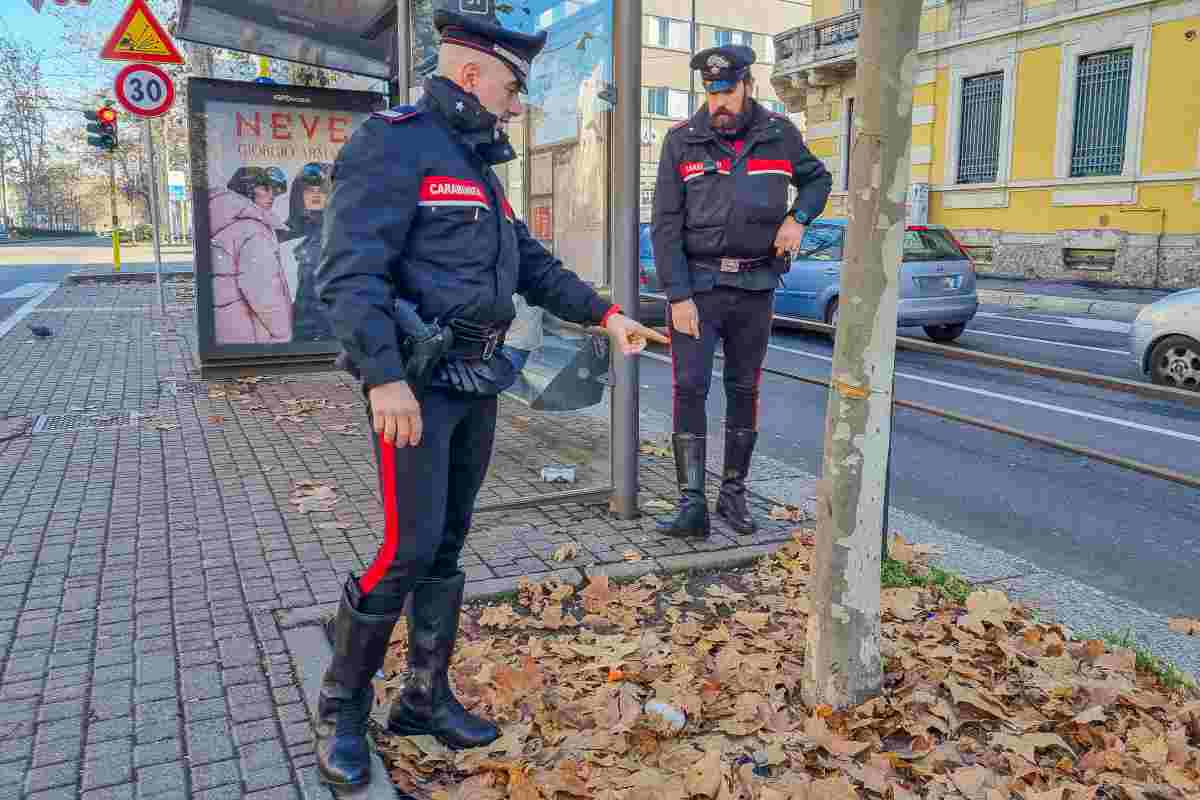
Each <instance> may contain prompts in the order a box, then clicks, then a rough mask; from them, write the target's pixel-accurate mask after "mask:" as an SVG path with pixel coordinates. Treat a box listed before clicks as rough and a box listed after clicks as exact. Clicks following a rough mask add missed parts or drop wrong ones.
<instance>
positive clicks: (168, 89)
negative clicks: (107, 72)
mask: <svg viewBox="0 0 1200 800" xmlns="http://www.w3.org/2000/svg"><path fill="white" fill-rule="evenodd" d="M116 92H117V100H118V101H119V102H120V103H121V105H122V106H124V108H125V110H126V111H128V112H129V113H130V114H136V115H137V116H139V117H161V116H162V115H163V114H165V113H167V110H168V109H169V108H170V107H171V104H172V103H174V102H175V84H174V83H172V82H171V78H170V76H169V75H167V73H165V72H163V71H162V70H161V69H159V68H158V67H156V66H154V65H153V64H130V65H129V66H127V67H125V68H124V69H122V70H121V71H120V72H118V73H117V82H116Z"/></svg>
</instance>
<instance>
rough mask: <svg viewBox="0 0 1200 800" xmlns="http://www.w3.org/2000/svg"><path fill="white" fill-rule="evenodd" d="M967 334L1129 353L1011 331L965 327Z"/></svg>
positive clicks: (1125, 354)
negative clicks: (1037, 337)
mask: <svg viewBox="0 0 1200 800" xmlns="http://www.w3.org/2000/svg"><path fill="white" fill-rule="evenodd" d="M967 333H968V334H975V335H977V336H999V337H1000V338H1002V339H1019V340H1021V341H1022V342H1037V343H1038V344H1052V345H1054V346H1055V347H1072V348H1074V349H1076V350H1094V351H1096V352H1097V353H1113V354H1115V355H1118V356H1127V355H1129V351H1128V350H1113V349H1111V348H1108V347H1089V346H1088V345H1086V344H1071V343H1070V342H1056V341H1054V340H1053V339H1031V338H1029V337H1028V336H1014V335H1013V334H1011V333H994V332H992V331H981V330H977V329H976V328H967Z"/></svg>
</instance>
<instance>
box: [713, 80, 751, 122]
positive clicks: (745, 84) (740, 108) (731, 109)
mask: <svg viewBox="0 0 1200 800" xmlns="http://www.w3.org/2000/svg"><path fill="white" fill-rule="evenodd" d="M749 113H750V82H749V81H738V83H737V85H736V86H734V87H733V88H732V89H729V90H727V91H724V92H709V93H708V116H709V120H710V122H711V124H712V126H713V129H714V130H716V131H717V132H718V133H736V132H737V131H740V130H742V129H743V128H744V127H745V123H746V119H747V117H748V115H749Z"/></svg>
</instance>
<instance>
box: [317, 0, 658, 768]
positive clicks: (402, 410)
mask: <svg viewBox="0 0 1200 800" xmlns="http://www.w3.org/2000/svg"><path fill="white" fill-rule="evenodd" d="M451 2H452V3H453V6H454V7H453V8H441V9H439V10H437V11H436V12H435V15H434V25H435V27H436V28H437V30H438V32H439V33H440V34H441V44H440V48H439V53H438V75H437V76H436V77H433V78H430V79H429V81H428V82H427V83H426V85H425V94H424V96H423V97H422V99H421V101H420V102H419V103H418V104H417V105H416V106H415V107H409V106H406V107H401V108H397V109H393V110H390V111H384V112H379V113H376V114H375V115H373V117H372V118H371V119H369V120H367V121H366V122H365V123H364V124H363V125H362V126H361V127H360V128H359V129H358V130H357V131H356V132H355V134H354V136H353V137H352V138H351V140H350V141H349V142H348V143H347V144H346V146H345V147H344V148H343V149H342V151H341V154H340V155H339V157H338V159H337V163H336V164H335V167H334V172H333V176H332V183H333V188H332V193H331V195H330V197H329V202H328V206H327V208H326V210H325V219H324V234H323V249H322V260H321V265H320V269H319V273H318V280H317V284H318V291H319V294H320V297H321V299H322V301H324V303H326V304H327V308H328V316H329V320H330V322H331V324H332V327H333V331H334V335H335V336H336V337H337V338H338V340H339V341H340V343H341V345H342V348H343V350H344V355H345V357H346V358H345V360H343V363H345V364H348V366H350V367H351V369H352V371H353V372H354V373H355V374H357V375H358V376H359V377H360V378H361V380H362V381H363V384H364V390H365V391H366V393H367V397H368V401H369V413H370V416H371V420H372V424H373V426H374V430H375V436H374V437H373V439H374V446H375V450H376V455H377V459H378V464H379V481H380V487H381V494H382V496H383V505H384V536H383V544H382V547H381V548H380V550H379V553H378V555H377V556H376V558H375V560H374V562H373V563H372V564H371V565H370V567H369V568H368V569H367V570H366V572H364V573H363V574H362V575H358V576H354V575H352V576H350V577H349V579H348V580H347V581H346V585H345V589H344V591H343V595H342V599H341V605H340V607H339V609H338V613H337V617H336V619H335V621H334V625H333V628H334V636H333V638H334V654H333V660H332V663H330V665H329V668H328V670H327V671H326V673H325V676H324V680H323V681H322V685H321V694H320V698H319V705H318V713H317V717H318V719H317V724H316V728H317V764H318V768H319V771H320V775H321V777H322V779H323V780H324V781H326V782H327V783H331V784H334V785H335V786H340V787H347V786H359V785H362V784H365V783H367V782H368V780H369V778H370V760H369V752H370V751H369V748H368V743H367V738H366V732H367V719H368V716H369V714H370V711H371V705H372V689H371V678H372V677H373V676H374V675H375V672H376V670H378V669H379V668H380V666H381V665H382V664H383V658H384V654H385V652H386V650H387V646H388V641H389V640H390V639H391V635H392V627H393V626H394V625H395V624H396V622H397V620H398V619H399V617H400V614H401V612H402V609H403V608H404V605H405V599H406V598H411V603H410V608H409V612H408V670H407V672H406V673H405V677H404V683H403V688H402V689H401V691H400V693H399V696H398V697H397V699H396V701H395V703H394V704H393V705H392V708H391V713H390V715H389V718H388V724H387V727H388V730H389V731H391V732H392V733H394V734H398V735H418V734H428V735H432V736H434V737H436V738H437V739H439V740H440V741H442V742H443V743H444V744H446V745H448V746H450V747H455V748H460V747H473V746H480V745H484V744H488V743H490V742H491V741H493V740H494V739H496V738H497V737H498V736H499V731H498V730H497V728H496V726H495V725H494V724H492V723H491V722H490V721H488V720H485V719H482V718H481V717H478V716H476V715H474V714H472V713H470V712H469V711H467V710H466V709H465V708H464V707H463V706H462V704H461V703H460V702H459V701H458V700H457V699H456V698H455V696H454V693H453V692H452V691H451V689H450V683H449V679H448V675H447V670H448V667H449V665H450V659H451V656H452V654H453V651H454V646H455V641H456V639H457V637H458V622H459V614H460V611H461V608H462V602H463V589H464V582H465V576H464V574H463V572H462V570H461V569H460V568H459V555H460V553H461V552H462V548H463V543H464V540H465V539H466V536H467V531H468V529H469V528H470V523H471V511H472V508H473V507H474V505H475V498H476V495H477V494H478V492H479V487H480V484H481V483H482V482H483V478H484V474H485V473H486V471H487V466H488V461H489V459H490V458H491V451H492V444H493V438H494V434H495V429H496V411H497V396H498V395H499V394H500V393H501V392H502V391H504V390H505V389H506V388H508V387H509V386H510V385H511V384H512V383H513V381H514V380H515V378H516V369H515V368H514V366H513V364H512V363H511V362H509V361H508V360H507V358H506V357H505V355H504V349H503V348H502V347H501V345H503V343H504V334H505V331H506V329H507V328H508V325H509V323H510V322H511V321H512V319H513V316H514V313H515V310H514V308H513V295H514V294H520V295H522V296H523V297H524V298H525V299H526V300H528V301H529V303H530V304H532V305H535V306H539V307H541V308H545V309H547V310H548V311H550V312H551V313H553V314H555V315H557V316H559V317H561V318H563V319H566V320H569V321H571V322H576V323H581V324H588V325H601V326H603V327H604V328H605V330H606V331H607V333H608V335H609V337H610V338H611V339H612V341H613V343H614V346H615V347H619V348H620V349H621V350H622V352H624V353H625V354H627V355H634V354H636V353H637V352H639V351H640V350H641V349H642V348H643V347H644V346H645V344H646V341H647V340H652V341H659V342H661V343H663V344H666V343H667V340H666V338H665V337H663V336H661V335H660V334H658V333H657V332H655V331H653V330H650V329H647V328H645V327H643V326H641V325H639V324H638V323H637V322H635V321H634V320H632V319H629V318H628V317H626V316H624V315H623V314H621V313H620V309H619V308H618V307H616V306H613V305H611V304H610V303H608V302H606V301H604V300H603V299H601V298H600V297H599V296H598V295H597V294H596V292H595V291H594V290H593V289H592V288H591V287H590V286H588V285H587V284H586V283H584V282H583V281H581V280H580V279H579V278H578V277H576V276H575V275H574V274H573V273H572V272H569V271H568V270H567V269H565V268H564V267H563V265H562V263H561V262H560V261H558V260H557V259H556V258H554V257H553V256H552V255H551V254H550V253H548V252H547V251H546V249H545V248H543V247H542V246H541V245H540V244H539V243H538V242H537V241H536V240H535V239H534V238H533V237H532V236H531V235H530V233H529V230H528V229H527V228H526V227H525V223H523V222H522V221H521V220H519V219H517V218H516V216H515V215H514V214H513V210H512V208H511V206H510V205H509V203H508V201H507V200H506V199H505V196H504V187H503V185H502V184H501V182H500V180H499V179H498V178H497V176H496V173H495V171H494V170H493V167H494V166H495V165H497V164H503V163H505V162H507V161H510V160H512V159H513V158H514V157H515V155H516V154H515V152H514V151H513V148H512V147H511V146H510V144H509V141H508V138H507V136H506V135H505V134H504V125H505V123H506V122H508V121H509V120H511V119H513V118H515V117H516V116H518V115H519V114H520V113H521V112H522V106H521V102H520V100H519V99H518V95H519V93H520V92H522V91H523V89H524V86H525V81H526V78H527V76H528V74H529V69H530V62H531V61H532V60H533V58H534V57H535V56H536V55H537V54H538V53H539V52H540V51H541V49H542V47H543V46H544V45H545V41H546V33H545V32H544V31H543V32H541V33H539V34H538V35H536V36H533V35H527V34H524V33H520V32H517V31H511V30H506V29H504V28H503V27H502V26H501V25H500V24H499V22H498V21H497V19H496V15H495V6H494V0H451ZM401 312H403V313H401Z"/></svg>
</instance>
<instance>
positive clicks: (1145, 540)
mask: <svg viewBox="0 0 1200 800" xmlns="http://www.w3.org/2000/svg"><path fill="white" fill-rule="evenodd" d="M1125 330H1127V328H1126V326H1125V324H1124V323H1114V322H1110V321H1106V320H1093V319H1086V318H1082V317H1059V316H1048V315H1045V314H1022V313H1019V312H1018V313H1012V312H1009V313H1006V312H1005V310H1004V309H1003V308H985V309H984V311H983V313H982V314H981V315H980V316H979V317H978V318H977V319H976V320H975V322H974V323H973V324H972V325H971V327H970V329H969V331H968V333H967V334H966V335H964V337H963V338H962V340H961V344H962V346H963V347H965V348H968V349H972V350H979V351H984V352H990V353H997V354H1002V355H1008V356H1014V357H1019V358H1024V359H1029V360H1033V361H1039V362H1042V363H1046V364H1052V365H1055V366H1062V367H1069V368H1072V369H1081V370H1091V371H1094V372H1097V373H1101V374H1105V375H1112V376H1117V377H1124V378H1130V379H1138V378H1139V376H1138V374H1137V371H1136V369H1135V367H1134V366H1133V364H1132V362H1131V361H1130V358H1129V356H1128V355H1127V353H1126V352H1125V350H1126V345H1125V344H1124V337H1125ZM901 333H902V334H904V335H909V336H914V337H919V336H921V334H920V332H919V330H911V329H905V330H902V331H901ZM831 358H832V344H831V342H830V340H829V339H828V338H826V337H823V336H820V335H816V334H804V333H797V332H777V333H776V335H775V336H774V337H773V341H772V347H771V350H770V352H769V355H768V359H767V363H768V365H769V366H771V367H774V368H777V369H782V370H787V371H789V372H794V373H799V374H802V375H806V376H812V377H820V378H828V375H829V369H830V362H831ZM642 363H643V366H642V372H641V383H642V384H643V386H648V387H651V388H650V390H649V391H645V390H644V391H643V392H642V401H641V402H642V403H643V405H646V406H648V407H650V408H653V409H655V410H657V411H660V412H662V413H669V412H670V396H671V376H670V371H669V366H668V365H667V364H664V363H662V362H661V361H656V360H651V359H645V360H643V362H642ZM718 369H719V366H718ZM897 396H898V397H900V398H902V399H908V400H914V401H917V402H921V403H924V404H927V405H931V406H935V407H939V408H944V409H947V410H953V411H958V412H960V413H963V414H969V415H972V416H975V417H981V418H984V419H988V420H994V421H997V422H1001V423H1003V424H1006V425H1009V426H1012V427H1016V428H1020V429H1023V430H1028V431H1032V432H1036V433H1041V434H1044V435H1047V436H1053V437H1056V438H1059V439H1063V440H1066V441H1069V442H1072V443H1076V444H1080V445H1084V446H1087V447H1091V448H1094V449H1097V450H1102V451H1105V452H1110V453H1115V454H1118V455H1122V456H1126V457H1129V458H1133V459H1136V460H1139V461H1143V462H1146V463H1150V464H1158V465H1163V466H1167V467H1170V468H1172V469H1174V470H1177V471H1180V472H1184V473H1191V474H1200V407H1196V406H1188V405H1185V404H1181V403H1173V402H1159V401H1153V400H1146V399H1143V398H1140V397H1137V396H1133V395H1128V394H1121V393H1116V392H1112V391H1106V390H1103V389H1097V388H1092V387H1088V386H1080V385H1075V384H1067V383H1062V382H1059V381H1055V380H1051V379H1047V378H1038V377H1035V376H1031V375H1025V374H1023V373H1018V372H1012V371H1009V370H1002V369H996V368H988V367H980V366H976V365H974V364H972V363H970V362H961V361H954V360H948V359H944V358H941V357H938V356H932V355H926V354H920V353H911V352H903V351H902V352H900V353H899V354H898V356H897ZM709 409H710V412H711V416H710V422H709V425H710V430H711V431H712V432H714V433H716V432H719V431H720V429H721V428H720V426H721V424H722V421H723V418H724V399H723V397H722V391H721V390H720V384H719V379H718V378H716V377H714V391H713V392H712V394H711V396H710V399H709ZM824 417H825V390H824V389H822V388H820V387H813V386H807V385H804V384H801V383H798V382H796V381H791V380H788V379H785V378H779V377H774V376H770V375H767V376H766V377H765V378H764V384H763V401H762V404H761V419H760V427H761V431H762V433H761V439H760V442H761V445H760V448H761V452H762V453H763V454H764V455H767V456H769V457H771V458H774V459H776V460H778V461H781V462H784V463H786V464H788V465H789V466H792V467H794V468H796V470H797V471H799V472H803V473H808V474H820V472H821V451H822V444H823V441H822V440H823V432H824ZM892 464H893V467H892V486H891V503H892V505H893V506H894V507H896V508H898V509H900V510H902V511H905V512H909V513H911V514H913V515H915V516H918V517H921V518H923V519H925V520H928V521H929V522H931V523H933V524H934V525H936V526H938V527H941V528H944V529H947V530H950V531H955V532H958V533H961V534H963V535H964V536H966V537H968V538H970V539H973V540H975V541H977V542H978V543H980V544H984V545H988V546H990V547H994V548H997V549H999V550H1002V551H1005V552H1007V553H1009V554H1012V555H1013V556H1017V557H1021V558H1025V559H1027V560H1028V561H1030V562H1032V563H1034V564H1037V565H1039V566H1044V567H1046V568H1051V569H1055V570H1058V571H1059V572H1062V573H1065V574H1066V575H1068V576H1070V577H1072V578H1075V579H1077V580H1079V581H1080V582H1082V583H1085V584H1088V585H1089V586H1092V587H1095V588H1097V589H1099V590H1101V591H1104V592H1107V593H1109V594H1111V595H1115V596H1117V597H1120V598H1125V599H1127V600H1129V601H1130V602H1132V603H1135V604H1137V605H1139V606H1142V607H1143V608H1146V609H1147V610H1149V611H1152V612H1156V613H1159V614H1163V615H1168V616H1193V617H1197V616H1200V595H1197V593H1196V592H1195V591H1194V586H1195V576H1196V574H1197V569H1198V568H1200V501H1198V499H1197V493H1196V491H1195V490H1194V489H1189V488H1186V487H1182V486H1177V485H1175V484H1171V483H1167V482H1165V481H1161V480H1157V479H1155V478H1151V477H1147V476H1144V475H1141V474H1139V473H1134V472H1130V471H1127V470H1124V469H1121V468H1118V467H1113V466H1109V465H1106V464H1103V463H1099V462H1095V461H1090V460H1088V459H1084V458H1081V457H1078V456H1073V455H1070V454H1068V453H1063V452H1061V451H1056V450H1053V449H1051V448H1048V447H1043V446H1039V445H1031V444H1028V443H1025V442H1023V441H1021V440H1018V439H1014V438H1011V437H1007V436H1004V435H1002V434H998V433H992V432H989V431H984V430H980V429H977V428H972V427H968V426H965V425H962V424H959V423H954V422H949V421H945V420H942V419H939V418H937V417H932V416H929V415H925V414H920V413H918V412H914V411H906V410H903V409H900V410H898V411H897V415H896V424H895V434H894V450H893V461H892Z"/></svg>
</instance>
